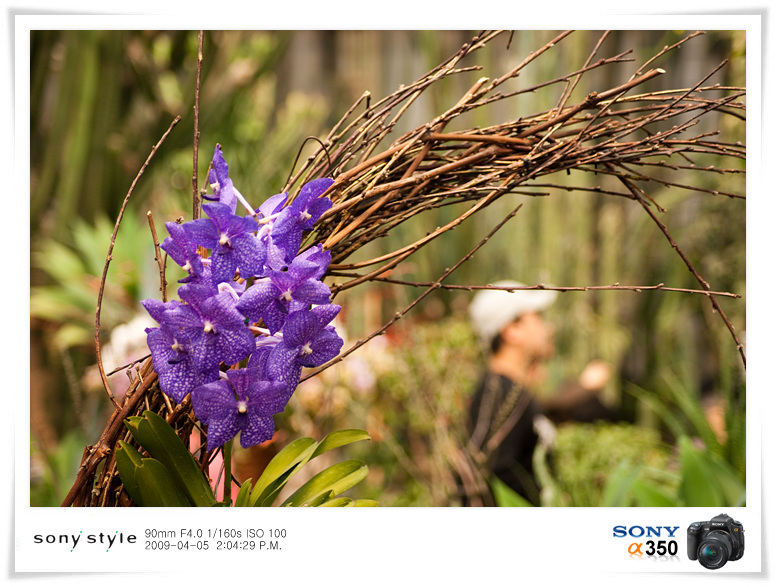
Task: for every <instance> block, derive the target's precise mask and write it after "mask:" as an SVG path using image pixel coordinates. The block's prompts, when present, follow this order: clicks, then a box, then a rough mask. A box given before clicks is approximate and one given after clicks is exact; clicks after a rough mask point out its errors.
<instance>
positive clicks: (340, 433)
mask: <svg viewBox="0 0 776 587" xmlns="http://www.w3.org/2000/svg"><path fill="white" fill-rule="evenodd" d="M361 440H371V438H370V436H369V434H367V433H366V432H365V431H364V430H358V429H355V428H352V429H348V430H337V431H335V432H332V433H331V434H328V435H327V436H326V437H325V438H324V439H323V440H321V442H320V443H319V444H318V446H317V447H316V449H315V452H313V454H312V456H311V457H310V460H312V459H314V458H315V457H317V456H320V455H322V454H323V453H325V452H326V451H329V450H332V449H334V448H339V447H340V446H345V445H346V444H352V443H354V442H359V441H361Z"/></svg>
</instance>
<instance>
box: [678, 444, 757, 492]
mask: <svg viewBox="0 0 776 587" xmlns="http://www.w3.org/2000/svg"><path fill="white" fill-rule="evenodd" d="M679 455H680V461H681V473H682V482H681V485H680V486H679V495H680V497H681V499H682V501H683V502H684V505H685V506H687V507H702V506H707V507H739V506H742V505H743V504H744V503H745V501H746V487H745V485H744V484H743V482H742V481H741V480H740V479H739V478H738V477H737V476H736V473H735V471H734V469H733V468H732V467H731V466H730V464H728V463H727V462H726V461H724V460H723V459H722V458H720V457H719V456H718V455H716V454H714V453H712V452H711V451H708V450H706V451H701V450H699V449H697V448H695V447H694V446H693V444H692V441H691V440H690V439H689V438H687V437H686V436H683V437H682V438H680V439H679Z"/></svg>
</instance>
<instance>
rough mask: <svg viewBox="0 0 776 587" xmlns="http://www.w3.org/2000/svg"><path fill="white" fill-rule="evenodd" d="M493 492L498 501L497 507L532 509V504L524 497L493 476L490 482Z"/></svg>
mask: <svg viewBox="0 0 776 587" xmlns="http://www.w3.org/2000/svg"><path fill="white" fill-rule="evenodd" d="M488 484H489V485H490V488H491V490H492V491H493V499H494V500H495V501H496V505H497V506H498V507H502V508H524V507H532V506H531V502H529V501H528V500H527V499H525V498H524V497H523V496H522V495H520V494H518V493H517V492H516V491H514V490H513V489H512V488H511V487H509V485H507V484H506V483H504V482H503V481H502V480H501V479H499V478H498V477H496V476H495V475H494V476H492V477H491V478H490V479H489V480H488Z"/></svg>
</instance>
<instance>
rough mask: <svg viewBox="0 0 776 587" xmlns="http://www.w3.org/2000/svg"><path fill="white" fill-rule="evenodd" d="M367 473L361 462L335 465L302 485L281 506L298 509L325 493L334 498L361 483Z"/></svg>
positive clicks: (354, 461) (352, 461)
mask: <svg viewBox="0 0 776 587" xmlns="http://www.w3.org/2000/svg"><path fill="white" fill-rule="evenodd" d="M368 472H369V470H368V468H367V466H366V465H365V464H364V463H362V462H361V461H356V460H351V461H343V462H341V463H337V464H336V465H332V466H331V467H328V468H327V469H324V470H323V471H321V472H320V473H318V474H317V475H316V476H315V477H313V478H312V479H310V480H309V481H308V482H307V483H305V484H304V485H302V486H301V487H300V488H299V489H297V490H296V491H295V492H294V493H293V495H291V496H290V497H289V498H288V499H286V501H284V502H283V505H284V506H292V507H299V506H301V505H304V504H308V503H309V502H311V501H312V500H314V499H315V498H317V497H319V496H320V495H321V494H324V493H327V492H333V495H334V496H336V495H339V494H340V493H342V492H343V491H347V490H348V489H350V488H351V487H353V486H354V485H356V484H357V483H359V482H360V481H362V480H363V479H364V478H365V477H366V475H367V473H368Z"/></svg>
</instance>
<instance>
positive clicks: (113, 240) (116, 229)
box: [94, 116, 181, 407]
mask: <svg viewBox="0 0 776 587" xmlns="http://www.w3.org/2000/svg"><path fill="white" fill-rule="evenodd" d="M180 120H181V117H180V116H176V117H175V119H174V120H173V121H172V123H170V126H169V128H168V129H167V130H166V131H165V133H164V134H163V135H162V138H161V139H159V142H158V143H156V144H155V145H154V147H153V148H152V149H151V153H150V154H149V155H148V158H147V159H146V160H145V163H143V166H142V167H141V168H140V171H138V173H137V175H136V176H135V179H134V180H133V181H132V185H131V186H130V187H129V191H128V192H127V195H126V196H125V197H124V202H123V203H122V204H121V210H120V211H119V216H118V218H116V226H114V227H113V234H112V235H111V237H110V246H109V247H108V256H107V257H106V258H105V267H104V268H103V270H102V278H101V279H100V290H99V292H98V294H97V311H96V313H95V318H94V342H95V346H96V349H97V367H98V369H99V370H100V377H101V378H102V384H103V386H104V387H105V392H106V393H107V394H108V398H110V401H111V402H112V403H113V405H114V406H116V407H119V404H118V402H117V401H116V398H115V397H114V396H113V392H112V391H111V389H110V385H109V384H108V378H107V377H106V375H105V367H104V366H103V364H102V349H101V344H100V312H101V310H102V296H103V294H104V292H105V282H106V280H107V277H108V267H109V266H110V262H111V260H112V259H113V247H114V246H115V245H116V235H117V234H118V232H119V226H120V225H121V219H122V218H123V217H124V210H126V208H127V204H128V203H129V198H130V196H131V195H132V192H133V191H134V190H135V186H136V185H137V182H138V181H139V180H140V177H141V176H142V175H143V173H144V172H145V170H146V167H148V164H149V163H150V162H151V158H152V157H153V156H154V154H155V153H156V151H157V149H158V148H159V147H160V146H161V144H162V143H163V142H164V140H165V139H166V138H167V135H169V134H170V132H172V129H173V128H175V125H176V124H178V123H179V122H180Z"/></svg>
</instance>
